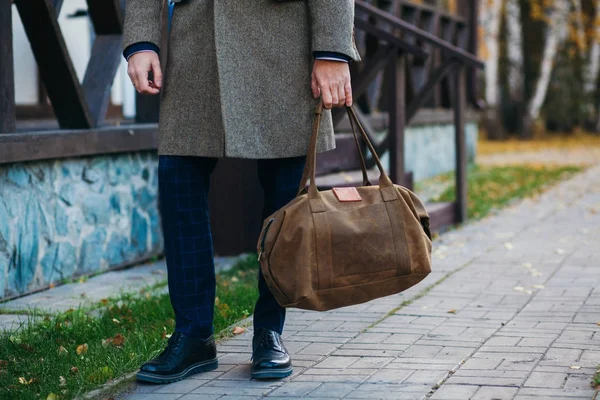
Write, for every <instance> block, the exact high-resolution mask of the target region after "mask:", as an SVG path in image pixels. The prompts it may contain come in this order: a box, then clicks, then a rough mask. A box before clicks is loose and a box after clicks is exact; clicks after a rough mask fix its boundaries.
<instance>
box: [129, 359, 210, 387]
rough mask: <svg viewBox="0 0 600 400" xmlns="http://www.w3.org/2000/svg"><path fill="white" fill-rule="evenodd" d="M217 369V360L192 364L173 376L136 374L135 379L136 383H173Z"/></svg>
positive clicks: (146, 373)
mask: <svg viewBox="0 0 600 400" xmlns="http://www.w3.org/2000/svg"><path fill="white" fill-rule="evenodd" d="M218 367H219V362H218V361H217V359H214V360H208V361H203V362H201V363H196V364H193V365H191V366H189V367H187V368H186V369H185V370H183V371H182V372H180V373H178V374H175V375H158V374H152V373H148V372H138V373H137V375H136V378H137V380H138V381H142V382H149V383H162V384H164V383H173V382H178V381H181V380H184V379H185V378H187V377H188V376H190V375H195V374H199V373H201V372H208V371H212V370H215V369H217V368H218Z"/></svg>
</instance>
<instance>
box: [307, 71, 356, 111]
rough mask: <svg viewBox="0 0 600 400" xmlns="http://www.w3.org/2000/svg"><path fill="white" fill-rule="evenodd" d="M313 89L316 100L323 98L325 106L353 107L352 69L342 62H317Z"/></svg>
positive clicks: (313, 74) (313, 75)
mask: <svg viewBox="0 0 600 400" xmlns="http://www.w3.org/2000/svg"><path fill="white" fill-rule="evenodd" d="M311 89H312V92H313V96H314V97H315V99H317V98H319V97H321V99H322V100H323V106H324V107H325V108H327V109H330V108H332V107H344V106H348V107H350V106H351V105H352V84H351V83H350V67H349V66H348V63H345V62H341V61H329V60H315V64H314V66H313V73H312V82H311Z"/></svg>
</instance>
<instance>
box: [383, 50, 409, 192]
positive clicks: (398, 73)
mask: <svg viewBox="0 0 600 400" xmlns="http://www.w3.org/2000/svg"><path fill="white" fill-rule="evenodd" d="M388 68H389V70H388V71H389V73H388V76H389V77H390V86H391V90H390V92H389V95H390V103H389V104H390V105H389V113H390V128H389V131H388V136H387V138H388V139H389V152H390V174H389V175H390V178H391V179H392V181H393V182H399V180H400V179H403V178H404V159H405V157H404V130H405V127H406V97H405V96H406V58H405V57H404V56H403V55H401V56H398V55H397V54H392V55H390V62H389V64H388ZM378 147H379V146H378ZM379 148H381V147H379ZM378 151H379V152H381V150H378Z"/></svg>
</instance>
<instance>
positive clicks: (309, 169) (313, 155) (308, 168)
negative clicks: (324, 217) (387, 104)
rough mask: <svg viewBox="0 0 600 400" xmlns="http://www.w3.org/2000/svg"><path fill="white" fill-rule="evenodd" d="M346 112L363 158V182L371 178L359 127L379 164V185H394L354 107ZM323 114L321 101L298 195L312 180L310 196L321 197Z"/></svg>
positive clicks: (367, 181) (317, 109) (316, 110)
mask: <svg viewBox="0 0 600 400" xmlns="http://www.w3.org/2000/svg"><path fill="white" fill-rule="evenodd" d="M346 112H347V113H348V118H349V119H350V126H351V127H352V134H353V135H354V139H355V143H356V150H357V151H358V153H359V155H360V158H361V169H362V173H363V182H364V183H365V185H367V184H369V185H370V182H369V179H368V176H367V167H366V163H365V159H364V156H363V154H362V151H361V149H360V143H359V141H358V135H357V133H356V130H357V127H358V131H359V132H360V134H361V136H362V138H363V140H364V141H365V143H366V144H367V147H368V148H369V151H370V152H371V154H372V155H373V158H374V159H375V163H376V164H377V169H379V173H380V175H379V185H380V186H381V187H387V186H393V183H392V181H391V180H390V178H389V177H388V175H387V174H386V172H385V170H384V168H383V165H382V164H381V160H380V159H379V156H378V155H377V152H376V151H375V148H374V147H373V144H372V143H371V140H369V136H368V135H367V133H366V132H365V130H364V128H363V126H362V124H361V123H360V120H359V119H358V117H357V115H356V112H355V111H354V109H353V108H352V107H346ZM322 114H323V102H322V101H320V102H319V104H318V105H317V107H316V109H315V119H314V122H313V128H312V135H311V138H310V144H309V148H308V155H307V158H306V164H305V165H304V172H303V174H302V179H301V180H300V186H299V188H298V194H297V195H298V196H300V195H301V194H302V193H303V192H304V191H305V190H306V185H307V183H309V180H310V184H309V186H308V195H309V197H310V198H318V197H319V191H318V189H317V184H316V177H315V174H316V169H317V139H318V136H319V128H320V127H321V118H322Z"/></svg>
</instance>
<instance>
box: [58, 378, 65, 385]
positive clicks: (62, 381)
mask: <svg viewBox="0 0 600 400" xmlns="http://www.w3.org/2000/svg"><path fill="white" fill-rule="evenodd" d="M58 381H59V382H60V386H67V380H66V379H65V377H64V376H59V377H58Z"/></svg>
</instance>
